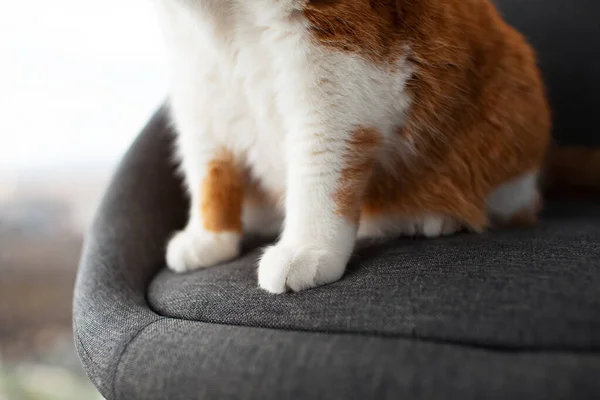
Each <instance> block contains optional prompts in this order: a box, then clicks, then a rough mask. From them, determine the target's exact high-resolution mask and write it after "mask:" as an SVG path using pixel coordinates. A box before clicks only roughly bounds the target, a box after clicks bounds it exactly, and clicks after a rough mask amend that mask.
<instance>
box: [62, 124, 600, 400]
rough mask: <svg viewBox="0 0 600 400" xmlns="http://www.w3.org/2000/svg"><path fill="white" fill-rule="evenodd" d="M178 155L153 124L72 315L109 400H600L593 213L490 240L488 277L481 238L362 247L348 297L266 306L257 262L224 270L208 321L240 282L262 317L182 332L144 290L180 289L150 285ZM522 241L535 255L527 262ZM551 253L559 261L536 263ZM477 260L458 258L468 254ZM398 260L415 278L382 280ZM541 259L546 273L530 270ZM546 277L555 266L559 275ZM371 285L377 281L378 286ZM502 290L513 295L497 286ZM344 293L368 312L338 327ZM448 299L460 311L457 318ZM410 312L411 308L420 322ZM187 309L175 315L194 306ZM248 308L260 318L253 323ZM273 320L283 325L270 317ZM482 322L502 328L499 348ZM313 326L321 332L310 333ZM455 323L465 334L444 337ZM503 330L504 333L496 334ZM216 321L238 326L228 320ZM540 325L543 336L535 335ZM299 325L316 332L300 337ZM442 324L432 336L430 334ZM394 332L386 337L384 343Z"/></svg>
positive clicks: (86, 267) (100, 220)
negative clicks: (171, 158)
mask: <svg viewBox="0 0 600 400" xmlns="http://www.w3.org/2000/svg"><path fill="white" fill-rule="evenodd" d="M170 143H171V136H170V134H169V133H168V131H167V128H166V120H165V117H164V114H163V113H159V114H158V115H157V117H156V118H155V119H154V120H153V121H151V123H150V125H149V127H148V128H147V129H146V130H145V132H144V133H143V134H142V135H141V136H140V138H139V139H138V140H137V141H136V143H135V144H134V145H133V147H132V149H131V150H130V152H129V154H128V155H127V156H126V158H125V161H124V162H123V164H122V165H121V167H120V168H119V170H118V171H117V173H116V178H115V180H114V181H113V183H112V184H111V186H110V188H109V189H108V192H107V195H106V197H105V199H104V201H103V203H102V206H101V208H100V211H99V213H98V217H97V218H96V221H95V223H94V226H93V227H92V229H91V231H90V234H89V236H88V239H87V243H86V246H85V251H84V255H83V258H82V263H81V267H80V268H81V269H80V272H79V276H78V280H77V286H76V292H75V309H74V325H75V333H76V335H77V348H78V351H79V354H80V357H81V359H82V361H83V363H84V366H85V368H86V371H87V372H88V374H89V376H90V377H91V379H92V381H93V382H94V383H95V384H96V385H97V386H98V388H99V389H100V390H101V392H102V393H103V395H104V396H105V397H106V398H107V399H127V400H129V399H142V400H150V399H206V398H218V399H227V398H231V399H236V398H244V399H281V398H344V399H364V398H369V397H376V398H390V399H392V398H394V399H395V398H405V399H443V398H459V397H460V398H464V399H470V398H472V399H483V398H491V399H493V398H497V399H502V398H527V399H568V398H578V399H584V398H590V399H591V398H597V397H598V395H599V394H600V380H598V379H596V377H597V376H598V374H599V373H600V354H599V352H598V345H597V337H596V335H595V334H594V333H595V332H597V331H598V326H597V324H598V322H597V321H598V320H597V315H598V313H600V310H599V309H596V311H598V313H596V314H594V315H592V314H591V313H592V311H593V308H594V304H596V305H597V301H598V297H597V291H596V290H597V289H596V288H597V283H598V281H597V279H598V275H597V273H598V264H597V258H596V259H594V258H592V257H593V252H597V247H596V246H597V234H598V231H597V229H598V228H597V217H598V211H597V208H596V207H594V206H592V205H581V206H579V205H576V204H572V205H567V206H563V205H561V206H559V207H558V208H557V209H555V210H550V214H551V215H553V217H552V218H551V219H548V220H547V221H548V222H545V223H544V224H543V225H542V227H540V228H538V229H537V230H534V231H515V232H510V233H509V232H506V233H500V232H499V233H490V234H488V238H487V241H491V242H492V243H493V244H494V246H489V247H488V248H489V249H491V248H493V249H494V252H495V256H493V257H492V259H494V260H495V263H496V264H493V263H492V270H490V271H487V272H486V269H485V268H480V266H481V265H483V264H479V263H478V264H475V263H474V265H475V266H474V267H472V268H470V267H469V265H468V263H466V259H467V257H469V258H471V259H472V260H474V261H481V262H483V261H486V260H487V261H489V258H490V257H489V256H488V255H486V253H485V252H484V251H483V250H482V251H481V253H480V255H479V257H477V255H476V253H475V251H476V249H474V247H476V246H477V242H478V241H479V240H483V238H477V237H471V236H460V237H456V238H449V239H443V240H439V241H426V240H421V241H408V240H405V241H399V242H394V243H389V244H383V245H380V246H379V247H378V248H371V249H368V248H365V249H363V250H362V251H360V253H361V255H360V256H359V258H358V259H359V260H362V261H361V262H360V263H357V262H355V264H354V265H353V267H352V270H351V271H350V273H349V275H348V277H347V278H346V279H345V280H344V281H342V282H340V283H339V284H334V285H331V286H330V287H328V288H322V289H316V290H314V291H311V292H305V293H303V294H299V295H288V296H283V297H266V296H262V295H261V294H259V293H256V292H255V291H254V289H253V286H254V285H255V280H254V277H253V269H254V268H253V265H252V263H251V261H252V258H251V257H250V258H249V259H248V258H247V259H246V264H247V265H246V266H245V267H246V268H245V269H244V268H243V266H242V265H241V264H240V265H238V266H237V267H233V266H225V267H224V268H221V270H222V272H226V271H229V272H230V274H231V275H230V278H231V279H230V280H229V282H228V283H227V279H225V278H219V280H216V281H215V282H213V285H212V288H209V286H210V285H209V284H207V283H206V284H204V289H203V290H205V291H212V293H216V294H215V295H214V297H213V298H212V300H213V301H214V302H215V303H214V304H213V305H208V306H206V304H205V305H204V306H206V307H207V308H210V307H215V306H216V305H217V303H216V301H217V296H218V294H220V296H221V297H220V300H221V301H222V304H221V305H220V306H219V307H221V309H222V308H223V307H232V303H231V302H232V300H231V299H228V298H227V297H229V296H232V292H231V289H232V287H235V285H236V282H237V285H238V287H237V289H239V290H240V293H239V294H234V295H236V296H242V295H248V294H249V293H250V294H251V296H255V297H254V298H255V300H253V301H257V303H256V304H254V307H253V305H252V304H247V305H238V306H239V307H240V309H239V310H231V313H233V314H235V313H237V314H239V316H237V317H235V318H237V321H238V322H239V323H240V325H246V326H235V325H230V326H228V325H227V324H216V323H203V322H197V321H192V320H187V321H186V320H184V319H185V317H181V318H173V317H169V316H167V315H166V314H165V315H160V314H159V313H156V312H154V311H152V310H151V308H150V307H149V305H148V304H147V302H146V288H148V287H149V285H150V287H151V289H150V292H149V296H150V297H151V298H153V297H154V296H155V295H156V291H157V289H158V288H159V287H160V285H163V284H165V283H167V282H168V281H169V279H172V278H173V276H171V275H170V274H169V273H166V272H161V273H160V274H159V275H158V277H157V278H156V279H154V281H153V282H152V284H151V281H152V278H153V276H155V274H156V273H157V272H158V271H159V269H160V268H161V267H162V264H163V261H162V259H163V245H164V241H165V240H166V238H167V237H168V235H169V233H170V232H171V231H172V230H173V229H175V228H176V227H178V226H181V225H182V224H183V223H184V217H185V211H184V210H185V205H184V201H183V199H182V196H181V191H180V190H179V188H178V185H179V182H178V181H177V180H176V179H174V178H172V175H171V174H172V172H173V168H172V165H170V164H169V162H168V161H167V160H168V154H169V148H170ZM584 215H586V216H589V217H590V219H586V218H584V217H583V216H584ZM561 232H562V233H561ZM578 241H579V243H577V242H578ZM462 242H465V243H466V244H462ZM519 242H521V243H523V244H524V246H523V249H524V250H526V251H522V250H519V248H518V246H517V244H518V243H519ZM545 243H547V244H549V246H550V247H549V248H548V251H549V253H548V254H550V256H548V255H544V254H543V253H544V252H543V251H536V249H538V250H539V249H541V246H542V245H543V244H545ZM440 246H442V247H443V248H445V249H446V250H448V251H450V254H451V255H452V256H451V257H450V258H449V257H447V256H446V257H444V255H443V254H436V255H433V256H432V258H433V261H428V260H427V257H426V256H427V254H429V253H428V252H431V251H432V249H439V248H440ZM482 246H486V244H482ZM571 246H572V247H573V248H572V249H570V248H569V247H571ZM453 247H456V249H453ZM469 247H471V250H469V251H468V252H465V254H461V253H462V250H461V249H465V248H469ZM551 247H557V248H556V249H552V248H551ZM532 249H533V250H532ZM586 249H587V250H586ZM528 250H532V254H535V255H536V256H535V257H536V258H535V260H534V259H533V257H532V259H531V260H530V261H532V262H527V261H528V260H527V254H528ZM392 256H394V257H397V258H398V260H400V261H402V263H401V262H400V261H394V263H395V264H406V265H407V267H406V266H402V265H398V268H396V269H387V267H386V266H385V263H384V262H382V260H386V259H387V260H389V259H390V257H392ZM499 257H505V258H506V259H507V262H508V265H509V267H508V268H507V270H506V271H505V273H504V274H503V273H502V268H500V267H499V266H500V265H501V264H502V263H499V262H498V258H499ZM540 259H542V260H544V261H545V262H546V263H548V262H549V263H550V264H545V263H537V262H536V260H540ZM407 260H417V261H418V262H414V263H410V262H407V263H405V261H407ZM457 261H460V262H457ZM488 264H489V262H488ZM453 265H454V266H456V265H458V268H456V267H455V268H452V266H453ZM494 265H495V266H494ZM547 265H554V266H555V267H557V268H556V269H555V270H552V271H551V270H548V269H547ZM545 268H546V269H545ZM519 269H524V270H525V271H526V272H523V271H519ZM386 270H387V272H386ZM218 271H219V269H218V268H215V269H213V270H206V271H199V272H196V273H193V274H190V275H188V276H187V279H185V280H182V282H183V281H187V282H189V286H188V287H187V288H186V287H180V288H178V293H172V294H171V295H172V296H175V297H177V296H179V297H180V298H184V297H187V300H188V301H189V302H192V303H194V302H195V304H197V305H198V304H201V302H202V300H198V299H195V298H194V297H195V296H197V297H198V298H199V299H202V297H203V296H204V300H206V296H207V294H206V293H203V292H201V291H200V290H198V285H199V283H201V281H202V277H204V276H205V274H206V273H216V272H218ZM536 271H538V274H537V275H536ZM379 273H383V274H385V275H386V276H388V277H390V276H391V275H390V274H395V278H396V279H392V278H394V277H392V278H390V279H389V281H390V282H382V280H381V279H379V278H375V277H376V276H377V275H378V274H379ZM361 276H362V277H361ZM518 276H526V279H525V280H519V279H516V278H517V277H518ZM369 277H371V278H374V279H376V281H375V282H370V281H369V279H370V278H369ZM444 277H445V278H446V280H447V281H444V279H442V278H444ZM511 277H514V278H515V279H513V278H511ZM434 278H435V279H434ZM409 280H411V281H412V282H413V285H410V287H411V288H412V289H411V290H408V289H409V285H408V283H407V282H408V281H409ZM176 281H177V280H176ZM171 282H174V281H171ZM465 282H466V283H465ZM502 282H508V283H510V284H507V285H505V286H502ZM594 282H595V283H594ZM375 284H382V285H385V286H386V287H387V288H388V289H389V288H390V287H396V289H395V290H396V291H395V292H393V293H396V294H398V296H397V297H393V296H392V297H387V298H386V296H387V295H389V292H386V291H383V290H380V291H378V290H375V289H376V288H375ZM336 285H337V286H336ZM453 285H456V286H457V287H459V288H465V289H470V290H471V291H468V290H466V291H465V292H463V293H459V295H458V299H451V295H452V293H458V291H456V290H454V288H453ZM480 285H482V286H481V287H480ZM344 286H346V287H353V291H352V293H341V292H340V291H339V288H340V287H344ZM496 286H498V287H496ZM207 288H209V289H207ZM482 288H483V289H482ZM224 289H228V290H224ZM327 290H332V291H333V293H335V297H334V295H333V294H330V295H328V294H327ZM407 290H408V291H407ZM194 291H195V292H194ZM487 291H490V292H491V294H488V293H486V292H487ZM393 293H392V294H393ZM474 293H477V296H474ZM349 294H350V295H352V296H354V297H356V298H357V299H359V298H360V299H362V301H361V302H360V304H362V305H363V306H362V307H359V306H357V307H355V309H354V313H352V312H348V311H346V312H345V314H344V315H343V316H342V318H340V317H337V316H335V315H334V316H332V318H333V319H332V321H326V320H324V318H323V316H324V315H325V314H324V311H323V310H325V308H326V307H334V308H335V309H340V303H342V302H344V301H347V300H348V299H349ZM378 294H379V295H378ZM494 295H497V296H498V297H496V298H494V297H493V296H494ZM306 298H311V299H313V300H314V304H313V305H314V310H316V311H314V312H313V313H312V314H311V315H309V316H308V317H307V315H306V313H307V310H308V307H309V306H308V305H307V304H306V301H305V299H306ZM394 298H395V299H396V302H395V303H394V305H393V306H392V307H391V308H389V309H387V310H385V309H383V307H378V304H382V305H385V304H386V302H387V304H392V303H391V302H392V301H393V299H394ZM440 298H446V299H450V300H451V301H452V304H454V307H456V310H455V311H454V313H453V312H452V310H451V309H450V308H448V307H445V306H444V305H443V304H442V303H441V302H440V301H439V299H440ZM303 299H304V300H303ZM469 299H470V300H469ZM152 301H156V299H153V300H152ZM248 301H251V300H248ZM295 304H296V305H297V309H296V310H295V309H294V305H295ZM356 304H359V303H356ZM406 304H411V305H412V306H413V309H412V311H410V308H407V306H406ZM436 304H437V306H439V307H440V308H439V309H438V310H437V311H436V310H435V308H434V305H436ZM484 304H489V305H490V307H489V308H485V307H484ZM521 304H523V305H524V306H523V307H520V305H521ZM180 305H181V306H182V310H180V311H179V312H185V308H184V307H183V306H186V307H189V305H185V304H184V303H180ZM495 305H498V306H497V307H496V306H495ZM507 305H508V306H507ZM171 306H173V305H171ZM248 308H253V310H252V311H249V312H247V316H248V319H247V320H245V319H244V318H243V317H244V314H243V313H245V312H246V311H244V310H247V309H248ZM578 308H580V309H578ZM188 309H189V310H191V308H188ZM217 309H218V308H217ZM257 310H262V312H270V313H272V315H273V316H274V319H275V321H269V320H267V319H266V318H262V319H256V318H255V315H256V314H257ZM276 310H280V312H281V314H280V315H276V313H274V311H276ZM423 310H428V311H427V312H428V313H429V317H430V318H431V319H432V321H433V322H428V321H427V318H424V317H421V316H419V314H418V312H422V311H423ZM531 310H540V312H541V313H542V315H543V318H541V319H535V318H536V317H535V316H533V317H532V318H534V320H533V321H529V320H527V318H526V316H527V315H532V314H531ZM205 311H206V310H205ZM213 311H214V310H213ZM567 311H568V312H567ZM194 312H196V313H197V312H198V310H197V309H196V310H194ZM411 312H412V314H410V313H411ZM477 312H479V313H482V314H481V315H483V316H484V317H485V318H488V319H491V320H492V321H494V323H495V328H497V329H498V335H497V336H494V335H493V330H490V329H489V327H487V326H486V325H485V323H484V322H485V319H484V318H479V317H477V315H478V314H477ZM402 313H404V315H407V316H408V315H412V318H413V322H414V325H413V326H414V327H419V326H420V328H419V329H425V328H423V327H426V328H427V329H428V330H429V332H428V333H429V334H428V335H427V336H428V338H427V339H426V340H424V339H412V338H411V337H413V336H421V337H423V336H425V335H423V331H416V330H415V331H413V332H407V331H406V329H410V327H411V325H410V324H411V323H408V324H406V325H405V326H404V327H403V326H402V320H401V319H400V318H399V317H398V315H402ZM366 314H373V315H372V316H371V317H365V315H366ZM196 315H197V314H196ZM361 315H362V317H361ZM311 316H312V317H314V319H315V321H316V322H310V321H308V320H309V319H310V318H311ZM344 317H345V318H346V319H345V318H344ZM453 317H455V318H456V325H457V327H456V328H451V325H452V320H451V318H453ZM501 317H502V318H505V324H506V327H502V326H501V319H500V318H501ZM562 317H564V318H565V321H566V322H565V321H563V320H561V318H562ZM220 318H233V317H231V316H229V317H227V316H226V315H225V314H222V315H220ZM252 318H255V319H254V320H253V319H252ZM469 318H473V319H472V320H468V319H469ZM552 318H554V322H555V325H556V326H555V327H552V326H551V321H550V319H552ZM586 318H588V319H587V320H586ZM285 320H287V321H288V326H280V328H283V329H268V328H258V327H250V326H248V325H257V324H259V323H262V324H263V325H264V326H272V325H274V322H275V323H279V324H280V325H281V324H282V321H285ZM386 320H388V321H390V322H389V323H386V322H385V321H386ZM231 321H232V320H230V321H229V322H231ZM307 321H308V322H307ZM357 321H358V322H360V323H361V324H362V325H359V324H358V322H357ZM539 321H542V322H540V323H543V324H544V327H545V328H547V329H548V331H547V332H544V331H543V329H539V328H538V327H537V326H536V324H537V323H538V322H539ZM222 322H226V321H222ZM324 323H325V324H330V326H326V325H325V326H323V324H324ZM319 324H321V325H319ZM332 324H333V325H332ZM369 324H371V325H369ZM419 324H420V325H419ZM292 326H294V327H298V328H303V329H309V330H313V332H300V331H296V332H294V331H292V330H291V327H292ZM332 326H333V328H332ZM436 326H437V327H438V328H439V329H440V333H439V334H435V332H433V330H435V329H436ZM342 328H343V329H342ZM377 329H380V331H377ZM386 329H387V330H388V333H390V332H391V334H388V335H384V334H385V333H386V332H385V330H386ZM390 329H391V330H390ZM511 329H512V330H513V331H514V332H513V333H511ZM316 330H322V331H323V332H321V333H319V332H314V331H316ZM332 330H338V332H335V333H334V332H331V331H332ZM343 330H347V331H348V332H350V330H352V331H354V332H360V333H343V332H342V331H343ZM448 332H451V333H452V335H454V337H451V336H450V334H449V333H448ZM461 335H464V336H461ZM521 339H522V340H521ZM448 341H453V342H457V343H449V342H448ZM469 342H470V343H469Z"/></svg>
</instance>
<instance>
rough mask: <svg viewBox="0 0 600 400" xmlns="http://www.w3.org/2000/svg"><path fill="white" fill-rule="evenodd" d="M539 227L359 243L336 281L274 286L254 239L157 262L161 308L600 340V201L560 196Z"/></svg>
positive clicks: (377, 327)
mask: <svg viewBox="0 0 600 400" xmlns="http://www.w3.org/2000/svg"><path fill="white" fill-rule="evenodd" d="M554 208H555V210H554V211H553V212H550V215H551V216H548V217H546V218H545V219H544V221H543V223H542V224H541V225H540V226H539V227H537V228H535V229H527V230H513V231H502V232H490V233H487V234H484V235H475V234H464V235H460V236H455V237H450V238H443V239H438V240H427V239H422V240H414V239H413V240H411V239H407V240H392V241H390V242H388V243H387V244H381V245H375V246H373V245H369V246H366V245H364V246H363V248H362V249H360V250H359V251H358V252H357V253H358V254H357V256H356V257H354V259H353V260H352V261H351V264H350V266H349V272H348V274H347V275H346V277H344V278H343V279H342V280H341V281H340V282H337V283H334V284H332V285H329V286H326V287H321V288H317V289H313V290H309V291H306V292H301V293H298V294H288V295H285V296H279V297H275V298H274V297H273V296H271V295H269V294H266V293H264V292H263V291H261V290H259V289H258V287H257V284H256V272H255V270H256V268H255V260H256V259H257V258H258V257H259V255H260V253H259V252H258V251H252V252H250V253H249V254H247V255H246V256H245V257H243V258H242V259H240V260H236V261H234V262H231V263H228V264H225V265H223V266H218V267H215V268H209V269H204V270H199V271H195V272H193V273H189V274H185V275H178V274H175V273H172V272H170V271H166V270H165V271H163V272H161V273H160V274H159V275H158V276H157V277H156V279H155V280H154V281H153V282H152V284H151V285H150V289H149V293H148V300H149V302H150V304H151V306H152V308H153V309H154V310H155V311H156V312H158V313H159V314H161V315H165V316H169V317H173V318H180V319H190V320H198V321H204V322H213V323H220V324H227V325H249V326H262V327H271V328H281V329H295V330H314V331H325V332H347V333H373V334H375V333H376V334H380V335H390V336H402V337H418V338H425V339H436V340H447V341H453V342H468V343H474V344H479V345H488V346H503V347H514V348H523V347H526V348H545V347H560V348H565V349H592V348H594V349H598V350H600V205H596V206H593V205H589V204H568V203H567V204H560V205H555V207H554Z"/></svg>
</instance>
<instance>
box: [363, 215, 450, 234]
mask: <svg viewBox="0 0 600 400" xmlns="http://www.w3.org/2000/svg"><path fill="white" fill-rule="evenodd" d="M461 229H462V226H461V224H460V223H459V222H458V221H456V220H454V219H452V218H449V217H444V216H441V215H433V214H431V215H425V216H422V217H416V216H412V217H411V216H394V215H383V216H378V217H366V218H363V219H361V221H360V229H359V230H358V237H359V238H381V237H386V236H400V235H402V236H425V237H428V238H434V237H438V236H447V235H451V234H453V233H456V232H458V231H459V230H461Z"/></svg>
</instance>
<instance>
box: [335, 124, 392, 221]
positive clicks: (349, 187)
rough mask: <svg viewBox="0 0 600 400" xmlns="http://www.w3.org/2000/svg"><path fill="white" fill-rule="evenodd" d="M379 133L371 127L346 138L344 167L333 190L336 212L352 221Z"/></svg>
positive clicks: (376, 147)
mask: <svg viewBox="0 0 600 400" xmlns="http://www.w3.org/2000/svg"><path fill="white" fill-rule="evenodd" d="M380 143H381V135H380V134H379V133H378V132H377V131H375V130H373V129H364V128H361V129H358V130H356V132H354V133H353V134H352V136H350V138H349V139H348V148H347V156H346V159H345V160H344V162H345V164H346V167H345V168H344V169H343V170H342V177H341V179H340V182H339V186H338V189H337V190H336V192H335V196H334V197H335V203H336V206H337V213H338V215H341V216H343V217H346V218H348V219H349V220H351V221H353V222H358V219H359V217H360V207H361V196H362V193H363V191H364V189H365V186H366V184H367V182H368V181H369V179H370V178H371V173H372V171H373V165H374V164H375V160H376V157H377V150H378V149H379V145H380Z"/></svg>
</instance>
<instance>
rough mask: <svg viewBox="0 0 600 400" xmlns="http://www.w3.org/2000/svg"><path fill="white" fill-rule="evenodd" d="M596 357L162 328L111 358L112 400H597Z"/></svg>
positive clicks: (179, 325) (170, 324)
mask: <svg viewBox="0 0 600 400" xmlns="http://www.w3.org/2000/svg"><path fill="white" fill-rule="evenodd" d="M599 371H600V357H599V356H598V355H597V354H596V355H592V354H589V355H586V354H576V353H562V352H559V351H554V352H498V351H493V350H486V349H477V348H472V347H465V346H453V345H450V344H442V343H432V342H422V341H415V340H405V339H389V338H382V337H378V336H374V335H335V334H318V333H306V332H294V331H280V330H269V329H260V328H243V327H235V326H222V325H214V324H202V323H195V322H191V321H178V320H172V319H164V320H161V321H158V322H156V323H155V324H152V325H151V326H149V327H148V328H147V329H145V330H144V331H143V332H142V333H141V334H140V335H139V336H138V337H137V338H136V339H135V340H134V341H133V342H131V344H130V345H129V347H128V350H127V352H126V353H125V354H124V356H123V358H122V359H121V366H120V368H119V374H118V375H117V378H116V379H117V381H116V391H115V395H116V398H119V399H124V400H125V399H126V400H129V399H144V400H154V399H156V400H159V399H169V400H187V399H257V400H259V399H260V400H262V399H265V400H270V399H273V400H275V399H277V400H279V399H307V400H312V399H344V400H365V399H390V400H397V399H403V400H412V399H426V400H436V399H460V400H467V399H474V400H475V399H477V400H480V399H498V400H506V399H524V400H525V399H527V400H530V399H540V400H542V399H543V400H552V399H565V400H567V399H597V398H598V394H599V393H600V382H598V372H599Z"/></svg>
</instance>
